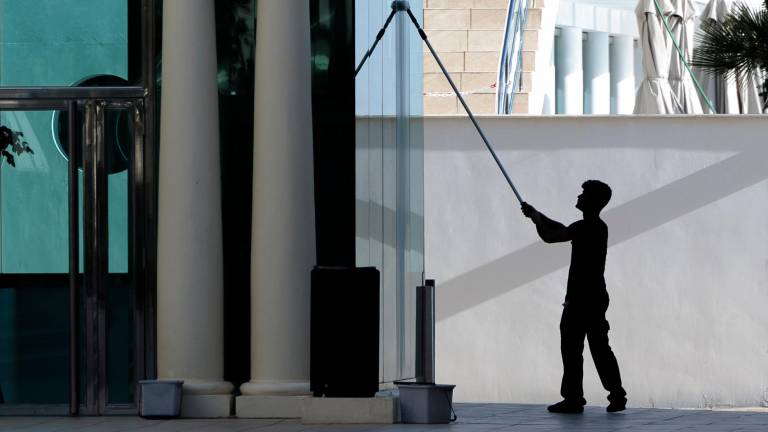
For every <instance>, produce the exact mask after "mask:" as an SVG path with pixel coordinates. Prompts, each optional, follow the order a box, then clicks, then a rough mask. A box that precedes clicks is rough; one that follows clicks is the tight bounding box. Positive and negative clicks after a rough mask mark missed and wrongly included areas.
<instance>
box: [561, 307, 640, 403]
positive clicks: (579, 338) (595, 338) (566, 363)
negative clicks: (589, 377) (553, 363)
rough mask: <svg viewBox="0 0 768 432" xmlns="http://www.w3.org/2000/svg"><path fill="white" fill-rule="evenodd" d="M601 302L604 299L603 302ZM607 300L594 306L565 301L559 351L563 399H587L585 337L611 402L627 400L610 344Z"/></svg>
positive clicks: (577, 400) (581, 400)
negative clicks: (584, 380)
mask: <svg viewBox="0 0 768 432" xmlns="http://www.w3.org/2000/svg"><path fill="white" fill-rule="evenodd" d="M600 303H602V302H600ZM607 309H608V304H607V302H605V303H604V305H603V304H600V305H595V306H584V305H571V304H566V306H565V308H564V309H563V315H562V318H561V319H560V353H561V355H562V357H563V381H562V384H561V386H560V394H561V395H562V396H563V399H565V400H568V401H574V402H577V403H581V404H582V405H583V404H585V403H586V401H584V388H583V384H582V381H583V378H584V367H583V366H584V358H583V352H584V338H585V337H586V339H587V341H588V342H589V351H590V352H591V353H592V359H593V360H594V362H595V368H596V369H597V373H598V375H599V376H600V381H601V382H602V384H603V387H604V388H605V389H606V390H607V391H608V393H609V394H608V400H609V401H611V402H614V401H616V402H620V401H625V400H626V399H625V396H626V394H627V392H626V391H625V390H624V388H623V387H622V385H621V374H620V373H619V364H618V362H617V361H616V356H615V355H614V354H613V350H611V346H610V345H609V344H608V330H609V329H610V326H609V324H608V320H607V319H605V312H606V310H607Z"/></svg>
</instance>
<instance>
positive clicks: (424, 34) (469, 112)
mask: <svg viewBox="0 0 768 432" xmlns="http://www.w3.org/2000/svg"><path fill="white" fill-rule="evenodd" d="M394 3H406V4H407V3H408V2H393V4H392V8H393V10H394V7H395V5H394ZM405 12H406V13H407V14H408V16H409V17H410V18H411V22H413V25H415V26H416V30H418V32H419V36H421V40H423V41H424V43H425V44H427V48H429V52H431V53H432V57H434V58H435V61H436V62H437V65H438V66H440V70H442V71H443V75H445V78H447V79H448V83H449V84H450V85H451V88H452V89H453V92H454V93H456V96H457V97H458V98H459V102H461V105H462V106H463V107H464V111H466V112H467V115H469V119H470V120H472V124H474V125H475V129H477V133H479V134H480V138H482V139H483V142H484V143H485V146H486V147H487V148H488V151H490V152H491V156H493V160H494V161H496V165H498V166H499V169H500V170H501V173H502V174H504V178H505V179H507V183H509V187H511V188H512V192H514V193H515V196H516V197H517V200H518V201H519V202H520V204H522V203H523V198H522V197H521V196H520V193H519V192H518V191H517V188H516V187H515V184H514V183H512V179H511V178H510V177H509V174H508V173H507V170H506V169H504V165H502V164H501V161H500V160H499V157H498V156H497V155H496V152H495V151H494V150H493V147H492V146H491V143H490V142H489V141H488V138H487V137H486V136H485V133H483V129H482V128H481V127H480V125H479V124H478V123H477V120H476V119H475V116H474V115H473V114H472V111H471V110H470V109H469V106H467V102H466V101H464V98H463V97H462V96H461V92H460V91H459V89H458V88H457V87H456V84H454V82H453V80H452V79H451V75H449V74H448V70H446V69H445V66H444V65H443V62H442V61H440V57H438V55H437V53H436V52H435V49H434V48H432V44H431V43H429V39H427V34H426V33H425V32H424V30H423V29H422V28H421V26H420V25H419V22H418V21H417V20H416V17H415V16H413V12H411V8H410V6H408V7H407V8H406V9H405Z"/></svg>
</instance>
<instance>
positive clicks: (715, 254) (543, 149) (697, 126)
mask: <svg viewBox="0 0 768 432" xmlns="http://www.w3.org/2000/svg"><path fill="white" fill-rule="evenodd" d="M480 123H481V124H482V125H483V127H484V128H485V131H486V133H487V135H488V136H489V138H490V139H491V141H492V142H493V143H494V144H495V146H496V147H497V149H498V151H499V156H500V158H501V159H502V161H503V162H504V163H505V164H506V167H507V169H508V171H509V173H510V175H511V176H512V179H513V180H514V181H515V183H516V186H518V188H519V190H520V192H521V194H522V195H523V197H524V199H526V200H527V201H528V202H530V203H531V204H532V205H534V206H536V207H537V208H538V209H539V210H541V211H543V212H544V213H546V214H547V215H549V216H551V217H552V218H554V219H557V220H561V221H563V222H565V223H570V222H573V221H575V220H577V219H578V218H579V217H580V214H579V212H578V210H576V209H575V208H574V207H573V205H574V203H575V201H576V195H578V193H579V192H580V190H581V183H582V182H583V181H584V180H586V179H591V178H594V179H600V180H603V181H605V182H607V183H608V184H610V185H611V187H612V188H613V191H614V195H613V199H612V201H611V203H610V204H609V205H608V207H607V209H606V211H605V213H604V219H605V220H606V222H607V223H608V225H609V229H610V238H609V250H608V260H607V267H606V281H607V285H608V291H609V293H610V296H611V306H610V308H609V311H608V319H609V321H610V323H611V332H610V338H611V345H612V347H613V349H614V351H615V353H616V355H617V357H618V361H619V365H620V368H621V373H622V378H623V380H624V384H625V387H626V389H627V391H628V393H629V395H628V397H629V404H630V405H631V406H633V407H649V406H655V407H699V406H712V405H751V406H754V405H760V404H766V403H767V401H766V398H768V313H766V309H767V307H768V241H766V240H768V181H766V180H768V147H766V145H765V144H766V136H768V121H767V120H766V117H760V116H732V117H731V116H717V117H715V116H696V117H694V116H686V117H681V116H664V117H647V116H634V117H629V116H612V117H593V116H589V117H562V116H560V117H557V118H554V117H549V116H547V117H486V118H481V119H480ZM424 138H425V211H426V228H425V229H426V247H425V249H426V275H427V277H430V278H435V279H437V341H436V344H437V346H436V355H437V365H436V366H437V379H438V382H443V383H454V384H457V385H458V386H457V388H456V392H455V396H456V399H458V400H460V401H494V402H529V403H546V402H553V401H557V400H559V398H560V397H559V394H558V393H559V387H560V377H561V373H562V366H561V360H560V353H559V332H558V323H559V318H560V313H561V310H562V308H561V306H560V305H561V302H562V300H563V296H564V293H565V282H566V278H567V270H568V263H569V255H570V245H569V244H567V243H566V244H560V245H547V244H544V243H542V242H541V241H539V239H538V237H537V235H536V232H535V229H534V226H533V225H532V224H531V223H530V221H529V220H527V219H525V218H524V217H523V216H522V215H521V213H520V210H519V205H518V203H517V202H516V200H515V198H514V195H513V194H512V192H511V191H510V190H509V188H508V186H507V185H506V183H505V182H504V179H503V177H502V176H501V174H500V173H499V172H498V170H497V168H496V166H495V165H494V163H493V160H492V159H491V157H490V155H489V154H488V153H487V151H485V150H484V148H483V144H482V141H481V140H480V139H479V137H478V136H477V134H476V132H475V131H474V129H473V128H472V125H471V123H470V122H469V120H468V119H467V118H465V117H453V118H444V117H443V118H435V117H430V118H427V119H425V137H424ZM584 365H585V377H584V382H585V393H586V394H585V396H586V398H587V400H588V401H589V403H590V404H597V405H604V404H606V403H607V402H606V400H605V396H606V393H605V391H604V390H603V389H602V388H601V386H600V384H599V380H598V378H597V374H596V373H595V370H594V365H593V363H592V360H591V356H590V355H589V352H588V349H585V361H584Z"/></svg>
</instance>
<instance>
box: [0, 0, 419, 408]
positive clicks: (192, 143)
mask: <svg viewBox="0 0 768 432" xmlns="http://www.w3.org/2000/svg"><path fill="white" fill-rule="evenodd" d="M417 3H418V2H413V3H412V8H413V9H414V11H415V12H416V13H417V15H418V16H419V19H421V12H420V6H419V5H418V4H417ZM374 9H375V8H373V7H372V6H371V5H370V3H369V2H367V1H351V0H338V1H330V2H314V1H312V2H299V1H292V2H255V1H253V0H228V1H222V2H219V1H216V2H214V1H213V0H194V1H188V0H135V1H134V0H109V1H101V0H100V1H82V0H71V1H59V2H48V1H36V2H14V1H2V2H0V109H2V111H1V112H0V124H2V125H3V126H7V127H8V128H10V129H11V130H13V131H17V132H22V133H23V139H24V140H26V142H27V143H28V144H29V146H30V148H32V150H33V151H34V153H33V154H25V155H20V156H17V157H16V160H15V162H16V164H15V165H16V166H15V167H13V166H10V165H9V164H7V163H5V162H4V163H3V164H2V166H0V203H1V205H2V217H0V244H1V248H2V254H1V255H0V257H1V258H0V395H2V398H0V413H2V414H33V413H37V414H68V413H69V414H84V415H109V414H124V413H135V412H137V400H138V393H137V382H138V381H139V380H142V379H152V378H160V379H182V380H184V401H185V402H184V406H183V409H182V413H183V415H185V416H201V417H220V416H229V415H230V414H236V415H239V416H244V417H259V416H265V415H266V416H272V417H274V416H275V415H278V416H287V417H291V416H293V417H295V416H297V415H296V412H297V411H296V410H297V409H299V408H298V407H299V405H298V401H300V400H301V398H303V397H305V396H307V395H309V394H310V390H309V387H310V386H309V382H310V375H309V368H310V356H309V344H310V339H309V332H310V271H311V270H312V268H313V267H314V266H315V265H320V266H343V267H355V266H375V267H377V268H378V269H379V271H380V274H381V280H380V286H381V291H380V293H381V294H380V308H381V309H380V315H381V317H382V318H381V324H380V334H379V339H380V341H381V343H380V345H381V349H380V358H379V359H378V362H379V365H380V368H379V369H380V373H379V381H380V382H381V383H382V385H384V386H386V385H387V383H391V382H392V381H393V380H396V379H408V378H413V377H414V376H415V374H416V373H417V371H416V370H415V365H414V356H415V349H414V344H415V342H416V341H415V337H414V332H415V319H416V317H415V309H414V307H415V306H414V305H413V304H412V303H411V299H413V298H415V287H416V286H417V285H421V284H422V283H423V278H424V275H423V270H424V264H423V262H424V257H423V248H424V242H423V177H422V176H423V174H422V166H423V162H422V161H423V159H422V154H423V147H422V139H421V136H420V134H421V129H420V122H419V121H418V120H417V119H414V117H415V116H417V115H420V114H421V100H420V98H414V97H412V95H413V94H417V95H420V94H421V91H420V88H421V80H420V78H419V79H416V78H415V77H420V76H421V69H420V64H419V63H418V62H417V61H416V60H415V59H416V58H417V57H415V56H417V55H419V54H420V51H419V52H417V51H415V49H416V48H419V47H418V43H417V41H418V37H417V35H415V34H414V33H408V32H407V28H406V27H407V26H406V24H410V23H409V22H407V21H405V20H404V19H403V18H402V17H398V19H397V20H396V24H395V25H394V28H393V29H391V30H390V31H389V32H388V33H387V34H386V35H385V37H384V39H383V42H382V47H380V48H379V50H378V51H376V52H375V53H374V55H373V56H372V57H371V59H370V63H369V64H368V65H367V69H365V72H364V74H365V76H364V77H362V76H361V77H358V78H357V81H355V76H354V69H355V65H356V62H357V61H359V60H360V58H361V57H362V52H364V50H365V49H367V46H366V47H365V48H363V44H365V45H367V44H368V42H369V41H370V40H371V38H372V36H371V35H374V36H375V33H376V32H377V31H378V27H377V26H379V21H381V23H383V19H382V17H385V14H386V13H388V7H382V8H380V9H375V10H374ZM41 11H42V12H41ZM385 86H386V88H385ZM364 89H365V90H364ZM361 92H362V93H361ZM356 115H357V120H356V117H355V116H356ZM267 414H269V415H267Z"/></svg>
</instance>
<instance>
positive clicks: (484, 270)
mask: <svg viewBox="0 0 768 432" xmlns="http://www.w3.org/2000/svg"><path fill="white" fill-rule="evenodd" d="M766 156H768V151H766V149H759V150H753V151H748V152H743V153H739V154H737V155H734V156H731V157H729V158H727V159H725V160H723V161H720V162H717V163H715V164H712V165H710V166H708V167H707V168H704V169H702V170H699V171H697V172H695V173H693V174H691V175H689V176H687V177H684V178H682V179H679V180H676V181H674V182H672V183H670V184H668V185H665V186H663V187H661V188H659V189H656V190H654V191H652V192H649V193H647V194H645V195H642V196H640V197H638V198H636V199H634V200H632V201H629V202H627V203H625V204H622V205H620V206H618V207H616V208H613V209H611V210H609V211H607V212H606V213H605V214H604V219H605V221H606V223H607V224H608V226H609V227H610V230H611V231H610V237H609V239H608V245H609V246H612V245H615V244H618V243H621V242H623V241H626V240H628V239H631V238H633V237H635V236H638V235H640V234H643V233H645V232H647V231H650V230H652V229H654V228H657V227H659V226H661V225H663V224H665V223H667V222H669V221H672V220H674V219H676V218H679V217H681V216H683V215H685V214H688V213H691V212H693V211H695V210H697V209H699V208H701V207H704V206H705V205H707V204H710V203H712V202H715V201H717V200H719V199H721V198H724V197H726V196H728V195H731V194H733V193H735V192H738V191H740V190H742V189H745V188H747V187H749V186H752V185H754V184H756V183H759V182H760V181H762V180H765V179H766V178H768V168H766V166H768V163H766V162H768V160H767V159H768V157H766ZM569 261H570V244H568V243H562V244H560V245H548V244H545V243H542V242H536V243H533V244H530V245H528V246H525V247H523V248H522V249H518V250H516V251H514V252H512V253H510V254H507V255H505V256H503V257H501V258H499V259H496V260H494V261H491V262H490V263H488V264H485V265H483V266H480V267H477V268H475V269H472V270H470V271H468V272H466V273H463V274H461V275H459V276H457V277H455V278H453V279H450V280H448V281H446V282H444V283H441V284H439V285H438V291H437V293H436V296H435V297H436V298H435V301H436V317H437V320H438V321H441V320H444V319H446V318H449V317H451V316H453V315H455V314H458V313H460V312H462V311H464V310H467V309H469V308H471V307H473V306H476V305H478V304H480V303H482V302H484V301H487V300H490V299H492V298H494V297H497V296H500V295H502V294H505V293H507V292H509V291H512V290H513V289H515V288H519V287H520V286H522V285H524V284H527V283H529V282H532V281H534V280H536V279H539V278H541V277H543V276H546V275H548V274H549V273H552V272H554V271H556V270H559V269H561V268H563V267H565V266H567V265H568V264H569ZM563 283H565V281H563Z"/></svg>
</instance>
